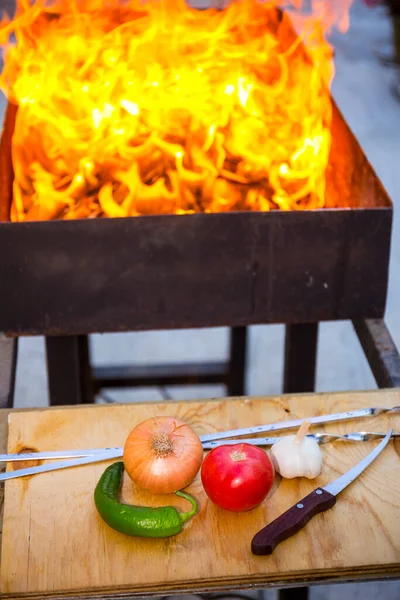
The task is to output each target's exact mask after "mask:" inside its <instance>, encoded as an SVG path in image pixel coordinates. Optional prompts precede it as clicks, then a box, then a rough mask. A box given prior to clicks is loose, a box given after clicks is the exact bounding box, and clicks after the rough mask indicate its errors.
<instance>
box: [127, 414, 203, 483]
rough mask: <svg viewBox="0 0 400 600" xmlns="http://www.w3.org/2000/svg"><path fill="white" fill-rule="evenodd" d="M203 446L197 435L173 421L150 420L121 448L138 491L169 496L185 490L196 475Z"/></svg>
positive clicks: (178, 421)
mask: <svg viewBox="0 0 400 600" xmlns="http://www.w3.org/2000/svg"><path fill="white" fill-rule="evenodd" d="M202 460H203V446H202V444H201V441H200V438H199V436H198V435H197V433H196V432H195V431H194V430H193V429H192V428H191V427H190V426H189V425H187V424H186V423H184V422H183V421H180V420H179V419H175V418H173V417H152V418H151V419H147V420H146V421H143V422H142V423H140V424H139V425H137V426H136V427H135V428H134V429H133V430H132V431H131V433H130V434H129V435H128V437H127V440H126V442H125V446H124V465H125V469H126V472H127V473H128V475H129V477H130V478H131V479H132V481H134V483H136V484H137V485H138V486H139V487H141V488H143V489H144V490H147V491H149V492H152V493H154V494H170V493H172V492H176V491H178V490H181V489H183V488H185V487H187V486H188V485H189V484H190V483H191V482H192V481H193V479H194V478H195V477H196V475H197V473H198V472H199V469H200V466H201V463H202Z"/></svg>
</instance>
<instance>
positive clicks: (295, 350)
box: [278, 323, 318, 600]
mask: <svg viewBox="0 0 400 600" xmlns="http://www.w3.org/2000/svg"><path fill="white" fill-rule="evenodd" d="M317 343H318V323H310V324H308V323H306V324H304V325H303V324H301V325H286V339H285V375H284V383H283V391H284V393H285V394H294V393H302V392H313V391H314V387H315V367H316V362H317ZM308 595H309V594H308V588H306V587H302V588H288V589H285V590H279V592H278V598H279V600H308Z"/></svg>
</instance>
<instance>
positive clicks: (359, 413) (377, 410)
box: [200, 406, 400, 442]
mask: <svg viewBox="0 0 400 600" xmlns="http://www.w3.org/2000/svg"><path fill="white" fill-rule="evenodd" d="M387 412H400V406H393V407H392V408H381V407H373V408H360V409H358V410H349V411H347V412H343V413H336V414H334V415H319V416H318V417H302V418H301V419H294V420H291V421H280V422H279V423H269V424H268V425H258V426H256V427H246V428H244V429H231V430H230V431H220V432H216V433H206V434H204V435H201V436H200V440H201V441H202V442H212V441H214V440H223V439H226V438H231V437H241V436H243V435H252V434H257V433H265V432H267V431H280V430H282V429H296V428H297V427H300V425H301V424H302V422H303V421H308V422H309V423H311V425H316V424H318V423H319V424H322V423H333V422H334V421H346V420H348V419H360V418H363V417H375V416H377V415H381V414H384V413H387Z"/></svg>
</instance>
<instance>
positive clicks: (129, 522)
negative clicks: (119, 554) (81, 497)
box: [94, 462, 198, 538]
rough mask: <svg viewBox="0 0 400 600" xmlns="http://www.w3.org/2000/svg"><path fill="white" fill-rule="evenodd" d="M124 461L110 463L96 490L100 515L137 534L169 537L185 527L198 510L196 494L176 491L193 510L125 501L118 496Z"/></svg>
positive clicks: (95, 497)
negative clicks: (138, 504)
mask: <svg viewBox="0 0 400 600" xmlns="http://www.w3.org/2000/svg"><path fill="white" fill-rule="evenodd" d="M123 471H124V463H123V462H116V463H114V464H113V465H111V466H109V467H108V468H107V469H106V470H105V471H104V473H103V475H102V476H101V477H100V479H99V482H98V484H97V486H96V489H95V491H94V503H95V505H96V508H97V510H98V512H99V514H100V516H101V518H102V519H103V520H104V521H105V522H106V523H107V525H109V526H110V527H112V528H113V529H116V530H117V531H120V532H121V533H125V534H126V535H134V536H138V537H151V538H166V537H170V536H172V535H177V534H178V533H180V532H181V531H182V528H183V525H184V523H186V521H189V519H191V518H192V517H193V516H194V515H195V514H196V512H197V509H198V504H197V501H196V500H195V498H193V496H190V495H189V494H185V493H184V492H175V494H176V495H177V496H181V497H182V498H185V499H186V500H188V501H189V502H190V504H191V505H192V507H193V508H192V510H190V511H189V512H186V513H180V512H178V511H177V510H176V508H174V507H173V506H160V507H158V508H147V507H145V506H132V505H130V504H123V503H122V502H120V500H119V494H120V490H121V485H122V474H123Z"/></svg>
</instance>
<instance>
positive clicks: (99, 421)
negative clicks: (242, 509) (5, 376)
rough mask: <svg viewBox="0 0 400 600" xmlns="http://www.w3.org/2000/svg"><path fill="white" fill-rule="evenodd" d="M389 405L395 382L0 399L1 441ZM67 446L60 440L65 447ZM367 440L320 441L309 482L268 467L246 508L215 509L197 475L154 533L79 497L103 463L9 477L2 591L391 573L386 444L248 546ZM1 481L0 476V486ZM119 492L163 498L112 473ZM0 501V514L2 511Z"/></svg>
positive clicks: (398, 543) (394, 560) (210, 427)
mask: <svg viewBox="0 0 400 600" xmlns="http://www.w3.org/2000/svg"><path fill="white" fill-rule="evenodd" d="M395 405H400V389H398V390H383V391H376V392H375V391H371V392H364V393H361V392H357V393H355V392H353V393H346V394H344V393H339V394H308V395H305V396H277V397H269V398H238V399H220V400H204V401H190V402H173V403H164V404H152V403H151V404H134V405H132V404H131V405H113V406H87V407H74V408H71V407H66V408H51V409H45V410H40V409H37V410H25V411H18V410H11V411H10V410H2V411H1V412H0V449H1V452H6V451H7V435H8V439H9V441H8V451H13V450H15V449H17V448H21V446H23V445H28V446H33V447H36V448H38V449H41V450H45V449H48V450H51V449H63V448H64V449H66V448H70V449H71V448H72V447H91V446H103V445H106V444H107V445H108V444H112V445H121V444H122V443H123V439H124V436H126V434H127V433H128V432H129V430H130V429H131V428H132V427H133V426H134V425H135V423H137V422H138V421H140V420H142V419H143V418H147V417H149V416H151V415H155V414H169V415H176V416H179V417H181V418H183V419H184V420H186V421H187V422H189V423H191V424H192V425H193V427H195V428H196V430H197V431H198V432H199V433H205V432H210V431H216V430H220V429H226V428H231V427H238V426H249V425H257V424H261V423H265V422H270V421H279V420H282V419H290V418H296V417H298V418H303V417H307V416H311V415H313V414H323V413H331V412H339V411H343V410H349V409H354V408H362V407H366V406H386V407H391V406H395ZM389 426H391V427H393V428H395V429H396V430H399V429H400V413H398V414H392V415H391V416H390V417H389V416H387V415H385V416H379V417H375V418H371V419H362V420H359V421H351V422H346V423H341V424H338V423H337V424H333V425H330V426H326V427H324V428H322V427H321V428H319V429H321V430H322V429H324V430H326V431H330V432H342V433H344V432H349V431H359V430H370V431H371V430H373V431H387V429H388V428H389ZM71 444H72V445H71ZM375 444H376V442H371V443H359V444H355V443H353V444H351V443H340V442H339V443H336V444H327V445H324V446H323V447H322V450H323V454H324V469H323V472H322V474H321V476H320V477H319V478H318V480H317V481H314V482H312V481H308V480H303V479H301V480H293V481H288V480H281V479H280V477H277V478H276V482H275V485H274V488H273V490H272V492H271V494H270V496H269V498H268V499H267V501H266V502H265V503H264V504H263V505H262V506H261V507H259V508H257V509H255V510H254V511H250V512H249V513H242V514H234V513H228V512H224V511H221V510H219V509H217V508H216V507H215V506H213V505H212V504H211V503H210V502H209V501H208V500H207V498H206V496H205V494H204V491H203V489H202V486H201V482H200V479H199V478H197V479H196V480H195V481H194V482H193V484H192V485H191V486H190V488H189V491H191V492H192V493H193V494H194V495H195V496H196V497H197V498H198V499H199V501H200V505H201V510H200V512H199V514H198V515H197V516H196V517H195V518H194V519H193V520H192V521H191V522H190V523H189V524H188V525H187V526H186V528H185V530H184V532H183V533H181V534H180V535H179V536H176V537H175V538H170V539H168V540H141V539H138V538H128V537H126V536H123V535H122V534H119V533H117V532H114V531H113V530H111V529H109V528H108V527H107V526H106V525H105V524H104V523H103V522H102V521H101V520H100V518H99V517H98V515H97V513H96V511H95V509H94V506H93V500H92V494H93V489H94V485H95V483H96V482H97V480H98V478H99V476H100V474H101V473H102V472H103V470H104V468H105V466H106V464H107V463H101V464H96V465H87V466H83V467H79V468H76V469H67V470H63V471H58V472H53V473H46V474H41V475H37V476H35V477H31V478H24V479H16V480H11V481H9V482H7V484H6V500H5V506H4V507H3V490H1V512H2V518H1V521H2V525H3V539H2V560H1V572H2V581H1V592H2V594H1V597H2V598H27V597H29V598H66V597H68V598H69V597H73V598H79V597H82V598H83V597H85V598H87V597H91V598H106V597H109V596H110V594H112V596H113V597H123V596H126V595H128V594H130V595H144V594H146V595H153V594H170V593H177V592H183V591H187V592H190V593H194V592H205V591H211V590H218V591H221V590H239V589H245V588H250V587H251V588H266V587H270V586H274V587H279V588H284V587H290V586H299V585H300V586H301V585H309V584H316V583H321V582H343V581H364V580H366V579H380V578H385V579H386V578H397V577H399V576H400V510H399V508H400V460H399V457H400V442H399V441H394V442H391V444H390V446H389V447H388V448H387V449H386V450H385V452H384V453H383V454H382V456H380V457H379V458H378V459H377V461H376V462H375V463H374V464H373V465H372V466H371V467H370V468H369V469H368V470H367V471H366V472H365V473H364V474H363V475H362V477H361V478H360V479H358V480H357V482H355V483H353V484H352V485H351V486H350V487H349V488H347V489H346V490H345V491H344V492H343V493H342V494H341V496H340V498H339V501H338V503H337V505H336V506H335V507H334V508H333V509H332V510H331V511H329V512H327V513H325V514H321V515H318V516H317V517H316V518H315V519H314V520H313V521H311V522H310V523H309V524H308V525H307V527H306V528H305V529H304V530H303V531H302V532H300V533H299V534H297V536H295V537H293V538H292V539H290V540H287V541H286V542H284V543H282V544H281V545H280V546H279V547H278V548H277V549H276V551H275V552H274V554H273V555H272V556H270V557H257V556H254V555H252V553H251V550H250V542H251V539H252V536H253V535H254V533H256V532H257V531H258V530H259V529H260V528H261V527H263V526H264V525H265V524H266V523H267V522H268V521H270V520H272V519H273V518H275V517H276V516H278V515H279V514H280V513H281V512H283V511H284V510H286V509H287V508H289V506H291V505H292V504H294V503H295V502H296V501H298V500H299V499H300V498H302V497H303V496H304V495H306V494H307V493H309V492H310V491H311V490H312V489H314V488H315V487H316V485H324V484H325V483H327V482H328V481H331V480H332V479H334V478H335V477H337V476H338V475H339V474H340V473H343V472H344V471H346V470H347V469H349V468H350V467H351V466H353V465H354V464H355V463H356V462H358V461H359V460H361V459H362V458H363V457H364V456H365V455H366V454H367V453H368V452H369V451H370V450H371V449H372V448H373V447H374V445H375ZM2 487H4V485H3V486H2ZM123 497H124V498H126V499H127V500H128V501H131V502H132V501H134V502H137V503H139V502H140V503H141V504H145V503H147V504H149V505H150V504H153V503H154V505H160V504H162V503H163V502H164V503H169V504H170V503H173V504H174V505H176V506H181V507H182V508H183V506H184V504H181V501H180V500H179V502H178V501H177V499H176V497H175V496H168V497H164V498H163V497H155V496H149V495H146V494H145V493H140V492H137V490H132V486H131V484H130V481H128V480H127V479H126V480H125V482H124V488H123ZM3 508H4V517H3Z"/></svg>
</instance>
